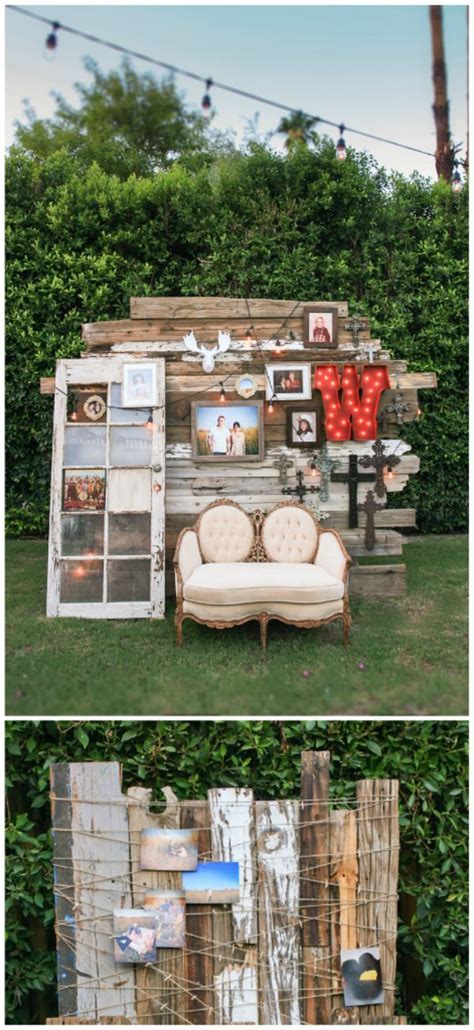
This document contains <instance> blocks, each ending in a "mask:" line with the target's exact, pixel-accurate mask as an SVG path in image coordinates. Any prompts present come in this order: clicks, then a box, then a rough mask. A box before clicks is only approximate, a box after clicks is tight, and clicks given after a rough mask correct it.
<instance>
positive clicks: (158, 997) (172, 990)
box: [128, 787, 184, 1025]
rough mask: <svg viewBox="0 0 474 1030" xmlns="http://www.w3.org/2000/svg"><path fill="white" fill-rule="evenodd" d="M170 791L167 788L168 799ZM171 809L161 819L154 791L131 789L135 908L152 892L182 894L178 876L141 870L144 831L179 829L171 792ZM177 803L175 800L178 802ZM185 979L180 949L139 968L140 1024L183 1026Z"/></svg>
mask: <svg viewBox="0 0 474 1030" xmlns="http://www.w3.org/2000/svg"><path fill="white" fill-rule="evenodd" d="M167 791H168V788H165V791H164V793H165V796H166V792H167ZM167 797H168V799H169V802H168V807H167V808H166V809H165V811H164V812H162V813H161V814H160V815H154V814H153V813H151V812H150V809H149V806H150V802H151V790H146V789H145V788H144V787H130V790H129V791H128V800H129V805H128V813H129V814H128V818H129V824H130V858H131V868H132V891H133V907H134V908H139V907H140V906H141V905H143V901H144V897H145V894H146V892H147V890H149V889H150V888H151V889H152V890H155V889H162V890H180V889H181V885H182V881H181V873H179V872H161V871H160V872H156V871H154V870H150V869H140V846H141V831H142V830H148V829H155V828H158V827H160V826H161V827H165V828H167V829H173V828H175V827H176V828H177V827H179V807H178V805H177V804H176V805H175V804H173V797H174V796H172V792H171V793H170V792H168V794H167ZM175 800H176V799H175ZM183 976H184V961H183V952H182V950H181V949H180V948H158V950H157V956H156V960H155V962H154V963H153V964H152V965H150V966H139V965H137V967H136V970H135V979H136V987H137V1000H136V1011H137V1021H138V1022H139V1023H145V1024H147V1023H148V1024H150V1023H153V1024H154V1025H161V1024H176V1023H181V1022H182V1016H183V1012H184V1006H183V992H182V982H183Z"/></svg>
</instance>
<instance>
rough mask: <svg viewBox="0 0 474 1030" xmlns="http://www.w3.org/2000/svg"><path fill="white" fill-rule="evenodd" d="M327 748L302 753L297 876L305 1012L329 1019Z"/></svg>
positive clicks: (309, 1018) (314, 1019)
mask: <svg viewBox="0 0 474 1030" xmlns="http://www.w3.org/2000/svg"><path fill="white" fill-rule="evenodd" d="M329 762H330V753H329V751H303V752H302V754H301V821H300V880H301V894H302V897H304V898H305V902H304V904H302V905H301V918H302V923H303V949H304V981H303V982H304V1017H305V1020H306V1022H307V1023H312V1024H320V1023H326V1022H329V1012H330V984H331V978H330V918H329V912H330V891H329V872H330V861H329V858H330V856H329Z"/></svg>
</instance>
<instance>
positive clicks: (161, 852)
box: [140, 828, 198, 871]
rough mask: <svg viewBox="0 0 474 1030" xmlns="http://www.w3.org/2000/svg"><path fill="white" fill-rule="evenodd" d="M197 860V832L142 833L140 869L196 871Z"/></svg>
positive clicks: (143, 831) (162, 831)
mask: <svg viewBox="0 0 474 1030" xmlns="http://www.w3.org/2000/svg"><path fill="white" fill-rule="evenodd" d="M197 860H198V831H197V830H162V829H161V828H159V829H156V830H155V829H153V830H142V831H141V838H140V869H158V870H160V869H162V870H166V869H169V870H174V869H175V870H177V871H179V870H181V869H195V868H196V866H197Z"/></svg>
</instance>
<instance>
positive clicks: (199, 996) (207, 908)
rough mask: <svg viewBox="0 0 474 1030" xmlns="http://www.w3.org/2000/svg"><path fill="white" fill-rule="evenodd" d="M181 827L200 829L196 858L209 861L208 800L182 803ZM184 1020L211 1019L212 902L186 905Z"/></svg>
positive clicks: (195, 1021)
mask: <svg viewBox="0 0 474 1030" xmlns="http://www.w3.org/2000/svg"><path fill="white" fill-rule="evenodd" d="M181 826H182V828H183V829H197V830H199V840H198V855H199V861H200V862H202V861H206V860H207V861H209V858H210V854H211V835H210V832H209V805H208V803H207V801H202V802H196V801H195V802H194V803H189V804H187V803H186V802H183V803H182V807H181ZM184 971H185V982H184V990H185V1022H188V1023H197V1024H198V1025H200V1026H202V1025H204V1024H208V1023H213V1022H214V992H213V989H212V982H213V973H214V961H213V940H212V907H211V905H188V904H186V946H185V953H184Z"/></svg>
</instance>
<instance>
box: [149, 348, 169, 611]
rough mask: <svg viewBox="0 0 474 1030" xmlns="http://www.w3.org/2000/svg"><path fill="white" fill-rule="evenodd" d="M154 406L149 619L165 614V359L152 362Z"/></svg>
mask: <svg viewBox="0 0 474 1030" xmlns="http://www.w3.org/2000/svg"><path fill="white" fill-rule="evenodd" d="M156 379H157V398H158V407H156V408H155V410H154V412H153V437H152V447H151V595H150V596H151V606H152V618H154V619H163V618H164V614H165V360H164V358H161V359H159V360H158V361H157V362H156Z"/></svg>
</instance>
